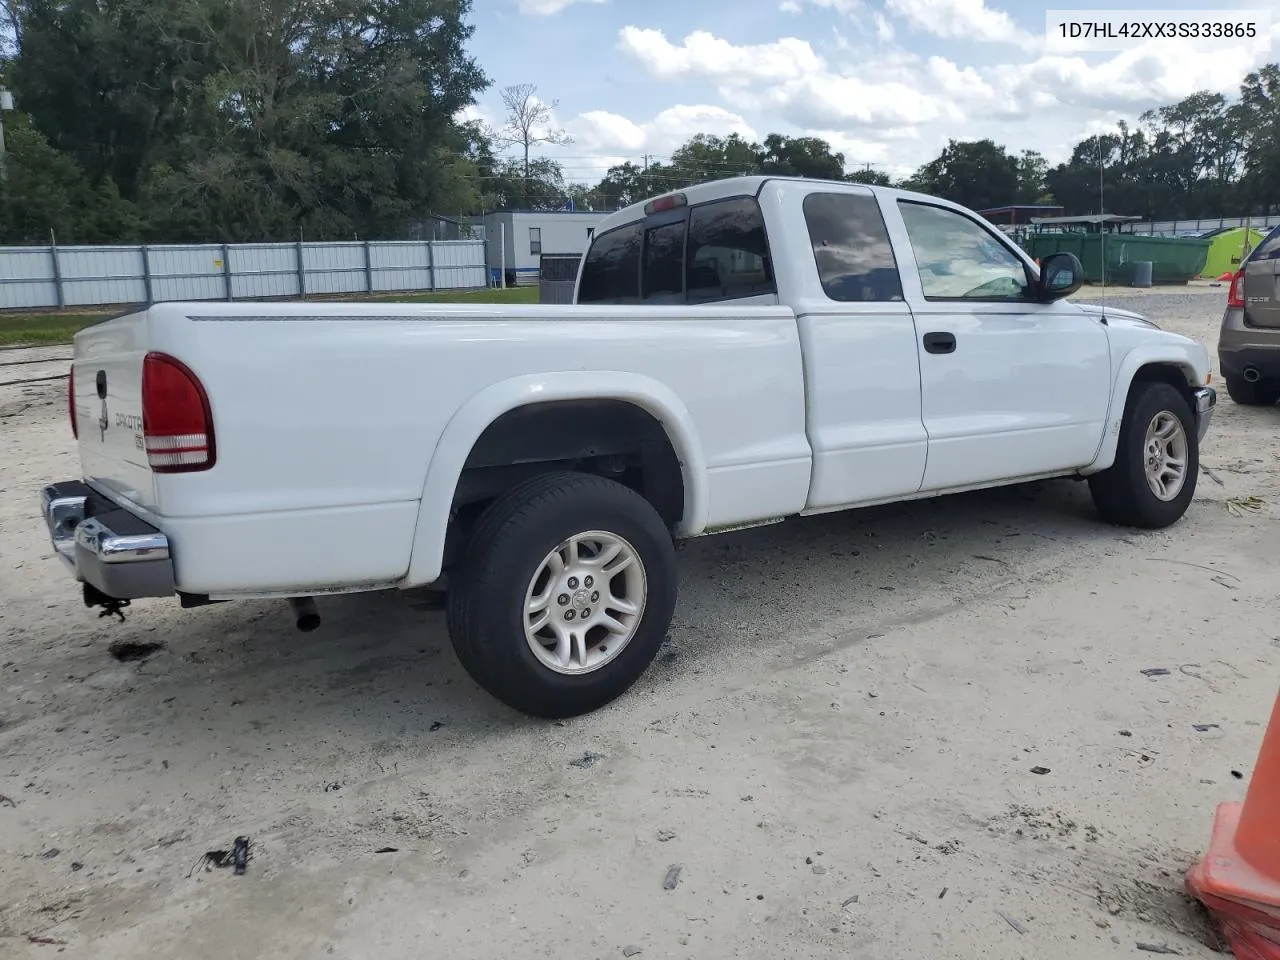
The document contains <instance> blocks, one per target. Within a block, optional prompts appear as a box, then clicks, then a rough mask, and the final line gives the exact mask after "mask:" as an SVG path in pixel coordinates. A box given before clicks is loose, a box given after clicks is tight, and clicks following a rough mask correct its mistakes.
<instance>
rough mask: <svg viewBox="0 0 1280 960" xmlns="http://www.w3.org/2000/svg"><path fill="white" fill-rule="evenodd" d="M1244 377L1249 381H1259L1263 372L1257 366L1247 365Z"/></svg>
mask: <svg viewBox="0 0 1280 960" xmlns="http://www.w3.org/2000/svg"><path fill="white" fill-rule="evenodd" d="M1244 379H1245V381H1246V382H1248V383H1257V382H1258V381H1259V380H1261V379H1262V374H1261V373H1260V372H1259V371H1258V368H1257V367H1245V368H1244Z"/></svg>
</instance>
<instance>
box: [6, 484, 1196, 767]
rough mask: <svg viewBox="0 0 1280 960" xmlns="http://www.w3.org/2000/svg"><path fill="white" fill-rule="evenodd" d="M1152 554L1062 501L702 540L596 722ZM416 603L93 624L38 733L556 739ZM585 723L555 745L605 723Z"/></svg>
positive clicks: (257, 609)
mask: <svg viewBox="0 0 1280 960" xmlns="http://www.w3.org/2000/svg"><path fill="white" fill-rule="evenodd" d="M1194 509H1195V508H1194V507H1193V510H1194ZM1142 536H1145V535H1144V534H1141V533H1134V532H1131V531H1121V530H1116V529H1114V528H1110V527H1107V526H1105V525H1103V524H1102V523H1100V522H1099V521H1098V520H1097V519H1096V518H1095V516H1094V514H1093V511H1092V507H1091V505H1090V503H1089V499H1088V493H1087V490H1086V489H1085V488H1084V486H1083V485H1082V484H1076V483H1071V482H1049V483H1041V484H1035V485H1030V486H1022V487H1010V488H1005V489H1001V490H996V491H985V492H981V493H975V494H968V495H960V496H953V497H948V498H944V499H938V500H926V501H916V502H912V503H905V504H896V505H893V506H887V507H880V508H870V509H866V510H862V511H857V512H851V513H843V514H831V515H826V516H820V517H810V518H803V519H797V520H793V521H788V522H786V523H783V524H778V525H774V526H770V527H762V528H756V529H753V530H747V531H741V532H738V533H731V534H724V535H720V536H715V537H708V538H705V539H700V540H696V541H692V542H690V543H688V544H686V545H685V546H684V548H683V549H682V550H681V551H680V552H679V559H680V583H681V599H680V603H679V607H678V609H677V614H676V619H675V621H674V623H673V625H672V630H671V634H670V636H669V638H668V642H667V644H666V646H665V647H664V649H663V651H661V652H660V653H659V656H658V659H657V661H656V662H655V664H654V665H653V666H652V667H651V669H650V670H649V671H648V673H646V674H645V676H644V677H642V678H641V680H640V681H639V683H638V684H637V686H636V688H635V689H634V690H633V692H632V694H631V695H630V696H627V697H624V698H622V700H620V701H618V702H617V703H615V704H614V705H611V706H610V707H607V708H605V710H604V711H601V712H600V713H603V714H606V715H607V714H608V713H610V712H612V711H624V712H625V711H627V710H631V709H635V708H636V705H637V703H638V702H640V701H642V700H643V701H647V700H649V699H650V698H649V696H648V695H649V694H653V695H655V696H656V697H658V698H660V699H661V698H663V697H666V696H669V695H670V694H676V695H678V694H679V693H681V692H682V691H684V690H686V689H693V688H696V687H702V688H705V686H706V685H707V684H708V683H709V682H710V683H713V682H715V680H716V679H717V678H718V677H719V678H723V677H724V676H727V675H728V674H729V673H733V672H740V671H741V669H742V666H743V664H744V663H746V662H747V661H748V660H749V658H751V657H768V658H772V662H774V663H776V662H777V660H778V658H779V657H786V656H793V657H800V658H804V657H805V656H806V653H808V655H811V656H819V655H821V653H822V652H823V651H824V650H825V649H826V645H827V644H829V641H830V636H831V634H832V633H833V632H838V631H840V630H844V631H845V632H847V633H852V634H853V635H854V636H855V637H857V639H858V640H865V639H867V638H871V637H872V636H873V635H874V634H876V633H878V632H881V631H882V630H883V629H884V628H885V626H886V624H888V625H892V624H894V623H909V622H912V620H913V618H919V617H920V616H921V615H922V612H923V613H925V614H927V613H928V611H930V610H940V609H945V607H946V606H947V605H948V604H954V603H955V602H957V601H956V598H957V597H973V596H981V595H982V594H983V593H984V592H986V591H990V590H991V589H992V588H993V586H1000V585H1002V584H1003V585H1006V586H1007V585H1009V584H1015V585H1016V583H1017V581H1018V580H1019V579H1020V578H1023V577H1025V576H1028V575H1031V574H1032V573H1034V572H1035V571H1037V570H1042V569H1051V568H1057V567H1062V566H1065V565H1069V564H1071V562H1072V559H1073V555H1075V554H1077V553H1078V552H1080V551H1082V550H1083V549H1085V548H1086V547H1093V548H1096V546H1097V545H1098V544H1099V543H1103V544H1105V543H1108V542H1111V541H1115V540H1118V539H1129V538H1133V537H1142ZM423 600H424V598H423V597H422V595H421V594H419V593H417V592H413V591H410V592H403V593H401V592H390V593H380V594H357V595H351V596H341V597H331V598H322V599H321V600H320V605H321V611H322V613H323V615H324V624H323V625H322V627H321V628H320V629H319V630H317V631H316V632H314V633H306V634H303V633H299V632H297V631H296V630H295V629H294V628H293V621H292V616H291V613H290V610H289V608H288V606H287V605H286V604H284V603H283V602H279V601H275V602H244V603H228V604H223V605H216V606H213V607H207V608H202V609H196V610H180V609H176V608H174V607H173V606H172V605H169V604H160V603H154V604H153V603H139V604H137V605H136V606H135V608H134V610H133V611H132V615H131V616H130V618H129V620H128V621H127V622H126V623H124V624H113V625H110V626H107V625H105V623H103V624H102V625H99V623H98V622H97V621H86V622H85V629H84V630H83V631H79V630H77V631H74V633H73V635H71V636H69V637H68V638H67V639H68V640H69V641H70V642H69V643H67V644H66V645H65V646H60V647H59V648H58V650H57V651H55V650H49V651H47V653H46V654H45V656H43V657H42V658H41V664H40V666H41V669H42V670H45V671H47V673H48V674H49V675H51V676H59V675H66V676H67V677H68V679H69V680H71V681H75V682H74V683H72V684H71V687H70V689H67V690H63V691H62V692H60V693H59V694H58V695H57V696H50V697H49V698H48V700H47V701H46V702H47V706H48V709H49V715H48V717H47V718H45V719H47V722H49V723H51V724H52V723H57V724H58V725H60V726H61V727H64V728H66V729H67V730H69V731H71V732H70V733H68V734H66V737H71V738H72V739H73V740H74V739H92V738H93V737H94V736H97V735H99V734H101V732H102V731H103V730H104V729H110V731H111V734H110V735H111V736H113V737H115V738H117V741H118V740H120V739H121V738H123V739H124V740H134V742H135V743H137V745H138V746H139V748H144V747H145V749H146V750H147V751H152V752H154V750H155V749H156V748H157V747H159V746H160V745H161V743H164V742H168V743H169V744H170V745H171V746H172V747H173V748H174V749H182V750H186V749H195V750H196V751H197V752H198V751H199V749H200V748H199V747H195V746H194V744H200V743H202V742H204V743H207V742H208V741H211V740H214V741H216V740H218V739H220V737H221V735H222V734H221V731H224V730H227V729H228V728H231V729H237V728H238V729H241V730H242V731H251V732H253V734H254V735H255V736H256V737H257V738H258V739H259V740H261V741H262V742H263V743H276V744H279V745H281V746H280V749H282V750H283V749H285V747H284V745H286V744H289V743H293V742H297V741H298V740H300V739H308V738H315V737H316V736H317V731H326V730H333V731H336V732H340V733H341V734H342V735H343V736H349V735H352V734H356V735H357V737H358V738H359V739H361V740H363V741H365V742H368V743H375V744H376V743H379V742H383V741H387V740H388V739H399V740H403V739H404V738H405V737H409V738H411V739H413V740H414V741H415V742H416V743H417V744H418V749H431V744H432V743H433V742H434V741H443V740H453V739H455V737H456V736H457V735H459V734H460V732H461V731H464V730H465V738H466V740H467V742H469V743H472V744H474V743H475V741H476V739H477V738H480V739H487V738H490V737H493V736H495V735H496V736H507V737H511V736H513V735H516V734H517V732H519V731H524V732H526V733H531V732H533V731H546V730H548V729H549V728H552V727H553V725H552V724H549V723H547V722H545V721H536V720H530V719H529V718H527V717H523V716H521V715H517V714H515V713H514V712H512V711H510V710H508V709H507V708H506V707H504V706H503V705H501V704H500V703H498V702H497V701H495V700H493V699H492V698H491V697H489V696H488V695H487V694H486V693H484V692H483V691H482V690H481V689H480V688H478V687H477V686H476V685H475V684H474V683H473V682H472V681H471V680H470V678H469V677H468V676H467V675H466V673H465V672H464V671H463V670H462V668H461V667H460V666H459V664H458V662H457V660H456V658H455V657H454V654H453V651H452V649H451V647H450V644H449V640H448V636H447V632H446V629H445V617H444V614H443V612H441V611H439V610H428V609H423V608H424V606H425V605H424V602H423ZM81 616H83V614H81ZM86 638H92V639H91V640H88V642H87V643H86ZM131 640H132V641H150V642H156V641H159V642H162V643H163V644H164V649H162V650H161V651H160V652H159V653H158V654H157V655H155V656H154V657H152V658H151V659H148V660H145V661H143V662H141V663H127V664H120V663H116V662H114V661H113V660H111V659H110V656H109V654H108V652H107V649H106V647H107V644H108V643H109V642H113V641H131ZM668 685H671V686H670V687H668ZM664 687H666V688H667V692H664V691H663V689H662V688H664ZM67 694H70V695H69V696H68V695H67ZM41 699H44V698H43V697H42V698H41ZM68 714H70V715H68ZM592 716H593V717H594V718H596V719H594V720H593V719H592V718H580V719H578V720H572V721H567V722H566V723H565V724H561V725H560V726H567V727H569V728H571V729H572V728H575V727H581V726H583V725H590V724H592V723H596V722H599V717H600V714H595V715H592ZM41 725H43V724H41ZM77 730H83V734H76V733H75V731H77ZM33 732H34V731H33ZM17 733H18V731H16V730H14V731H11V734H15V735H16V734H17ZM144 734H145V736H147V737H148V738H149V739H147V740H141V739H134V738H135V737H137V738H140V737H141V736H142V735H144ZM61 739H65V737H63V738H61ZM517 739H519V737H517ZM117 745H119V746H123V743H118V744H117ZM125 754H126V755H127V754H128V751H127V750H126V751H125ZM140 762H141V761H140Z"/></svg>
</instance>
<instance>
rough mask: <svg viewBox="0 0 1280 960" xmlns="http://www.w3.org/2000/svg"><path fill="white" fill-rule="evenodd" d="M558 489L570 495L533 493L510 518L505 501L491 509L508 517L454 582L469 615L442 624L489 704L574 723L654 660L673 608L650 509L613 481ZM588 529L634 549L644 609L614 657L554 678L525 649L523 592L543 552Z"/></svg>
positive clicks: (574, 481) (671, 584) (667, 561)
mask: <svg viewBox="0 0 1280 960" xmlns="http://www.w3.org/2000/svg"><path fill="white" fill-rule="evenodd" d="M582 480H589V481H595V482H592V483H585V484H584V483H582V482H580V481H582ZM565 483H566V484H568V485H571V486H573V487H574V488H575V489H574V491H573V495H572V496H569V497H556V496H545V495H544V496H539V495H538V493H534V494H533V495H532V497H531V498H530V506H532V505H534V504H536V510H527V511H523V512H521V511H519V510H514V511H513V509H512V508H513V507H515V506H516V504H514V503H512V502H509V503H507V504H503V505H501V506H497V507H495V508H496V509H504V508H505V509H507V510H508V511H512V512H513V513H514V516H512V517H511V519H508V520H506V521H505V522H503V523H501V524H500V525H499V526H498V527H497V528H495V529H494V530H493V532H492V534H491V535H490V536H484V535H481V537H480V538H478V542H475V543H473V545H472V550H471V551H469V556H468V558H467V562H466V564H465V571H466V572H465V573H464V577H463V583H462V584H460V589H461V590H462V591H465V592H466V593H468V594H470V598H469V599H470V601H471V603H470V611H469V615H467V616H455V617H454V618H451V619H452V621H453V626H454V629H455V630H456V631H457V635H455V636H454V637H453V641H454V645H455V647H456V648H458V653H459V659H460V660H461V661H462V663H463V666H464V667H465V668H466V669H467V671H468V672H469V673H471V675H472V676H473V677H474V678H475V679H476V680H477V682H479V683H480V684H481V686H483V687H485V688H486V689H487V690H489V692H491V693H492V694H494V695H495V696H496V697H498V699H500V700H502V701H503V702H505V703H507V704H508V705H510V706H512V707H514V708H515V709H517V710H521V711H522V712H525V713H531V714H534V715H537V716H556V717H560V716H573V715H577V714H580V713H585V712H588V711H590V710H593V709H596V708H598V707H600V706H603V705H604V704H605V703H608V702H610V701H612V700H614V699H616V698H617V697H618V696H620V695H621V694H622V693H623V692H625V691H626V690H627V689H628V688H629V687H631V686H632V685H633V684H634V683H635V681H636V680H637V679H638V678H639V677H640V676H641V675H642V674H643V673H644V671H645V670H646V669H647V668H648V666H649V664H650V663H651V662H652V661H653V658H654V656H655V655H656V654H657V652H658V649H659V648H660V647H661V645H662V642H663V640H664V639H665V638H666V634H667V629H668V626H669V625H670V621H671V616H672V613H673V611H674V607H675V597H676V572H675V551H674V546H673V544H672V540H671V536H670V533H669V532H668V531H667V529H666V527H665V526H664V525H663V522H662V520H661V518H660V517H659V516H658V514H657V512H656V511H655V510H654V509H653V508H652V507H651V506H650V505H649V503H648V502H647V501H645V500H644V499H643V498H641V497H640V496H639V495H638V494H636V493H634V492H633V491H631V490H630V489H628V488H626V487H624V486H622V485H621V484H617V483H613V482H611V481H607V480H602V479H599V478H595V477H581V478H569V479H567V480H566V481H565ZM542 492H543V493H546V492H554V491H547V490H545V488H544V491H542ZM591 530H600V531H605V532H608V533H612V534H614V535H616V536H619V537H622V538H623V539H625V540H626V541H627V542H628V543H630V544H631V546H632V547H633V548H634V549H635V551H636V553H637V555H638V556H639V558H640V561H641V563H642V564H643V566H644V573H645V581H646V596H645V609H644V613H643V614H642V616H641V621H640V626H639V629H638V630H637V631H636V634H635V635H634V636H633V637H632V638H631V640H630V641H629V642H628V643H627V646H626V648H625V649H624V650H623V651H622V652H621V653H619V654H618V655H617V657H616V658H614V659H613V660H611V661H610V662H609V663H607V664H606V665H604V666H603V667H601V668H599V669H597V670H595V671H592V672H591V673H586V674H578V675H572V674H569V675H566V674H560V673H556V672H555V671H553V670H551V669H549V668H548V667H546V666H544V665H543V664H542V663H541V662H540V661H539V660H538V658H537V657H536V656H535V655H534V653H533V651H532V650H531V649H530V648H529V643H528V641H527V639H526V638H525V632H524V602H525V593H526V591H527V590H528V588H529V584H530V582H531V581H532V579H533V577H534V574H535V573H536V572H537V570H538V568H539V566H540V565H541V563H542V561H543V560H544V559H545V558H546V556H547V555H548V554H549V553H550V552H551V551H552V550H554V549H555V548H556V547H557V546H558V545H559V544H561V543H563V542H564V541H565V540H566V539H568V538H569V537H571V536H574V535H576V534H581V533H586V532H588V531H591ZM460 599H462V598H460Z"/></svg>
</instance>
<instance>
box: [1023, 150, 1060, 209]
mask: <svg viewBox="0 0 1280 960" xmlns="http://www.w3.org/2000/svg"><path fill="white" fill-rule="evenodd" d="M1048 172H1049V161H1047V160H1046V159H1045V158H1044V157H1043V156H1042V155H1041V154H1040V153H1039V151H1036V150H1023V151H1022V153H1021V154H1019V155H1018V188H1017V197H1016V202H1018V203H1024V204H1037V203H1048V202H1050V201H1051V199H1052V198H1051V197H1049V196H1047V195H1046V191H1047V189H1048V188H1047V186H1046V184H1045V175H1046V174H1047V173H1048Z"/></svg>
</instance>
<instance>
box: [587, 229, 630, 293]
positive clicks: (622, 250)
mask: <svg viewBox="0 0 1280 960" xmlns="http://www.w3.org/2000/svg"><path fill="white" fill-rule="evenodd" d="M640 230H641V225H640V224H639V223H631V224H628V225H627V226H625V227H619V228H618V229H616V230H610V231H608V232H607V233H602V234H600V235H599V236H598V237H596V238H595V240H594V242H593V243H592V244H591V249H589V250H588V251H587V259H586V262H585V263H584V264H583V265H582V279H581V280H580V281H579V282H578V303H635V302H636V301H637V300H639V299H640V237H641V233H640Z"/></svg>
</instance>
